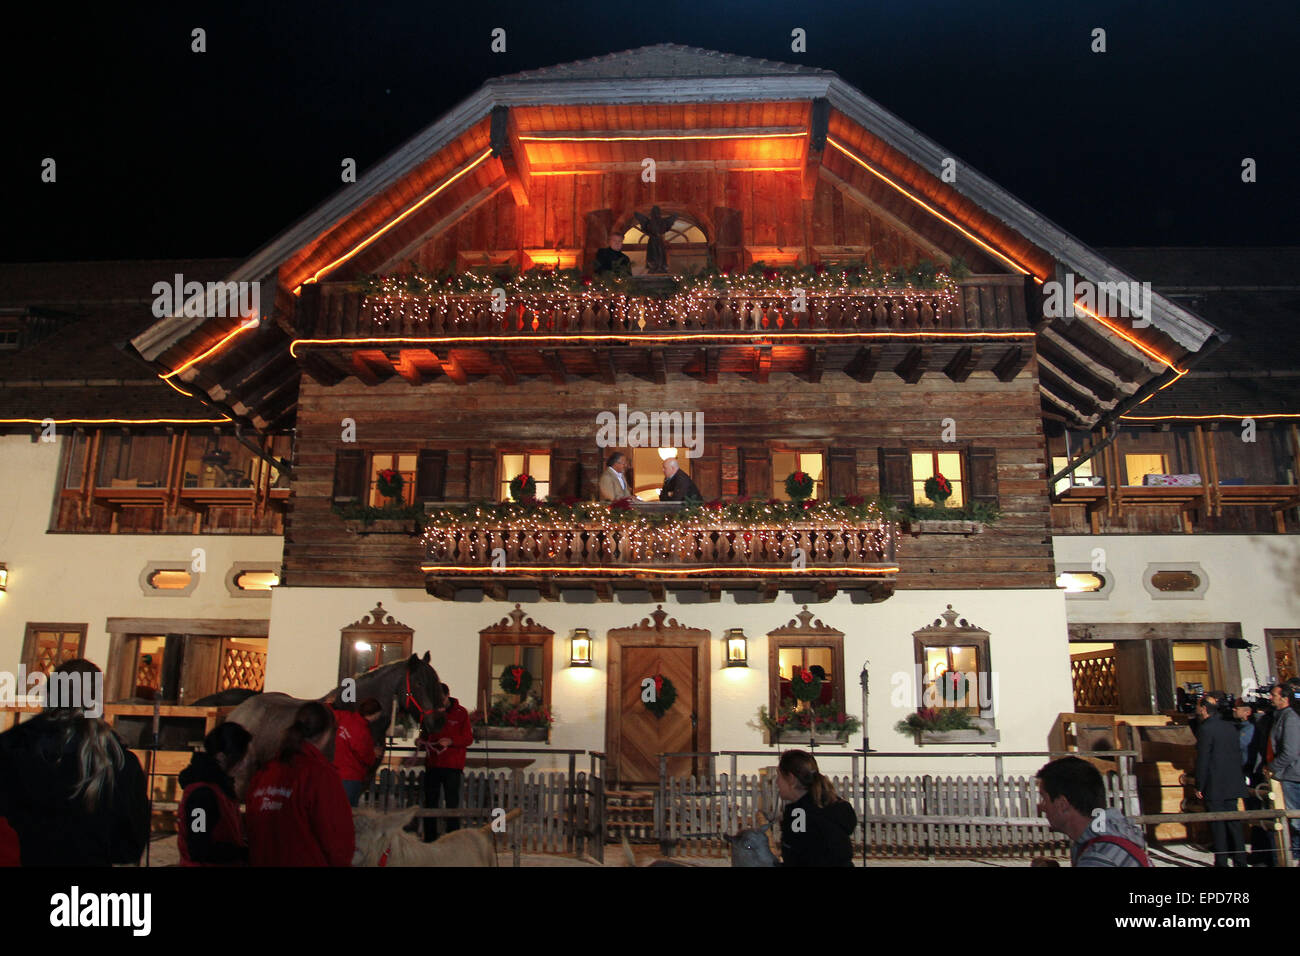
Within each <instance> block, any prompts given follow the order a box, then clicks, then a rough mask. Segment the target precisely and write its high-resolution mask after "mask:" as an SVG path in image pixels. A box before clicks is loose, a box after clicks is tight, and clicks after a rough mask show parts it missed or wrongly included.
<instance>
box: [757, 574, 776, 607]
mask: <svg viewBox="0 0 1300 956" xmlns="http://www.w3.org/2000/svg"><path fill="white" fill-rule="evenodd" d="M780 593H781V582H780V581H773V580H772V579H771V578H768V579H767V580H764V581H761V582H759V585H758V599H759V600H760V601H762V602H763V603H764V604H771V603H772V602H773V601H775V600H776V596H777V595H778V594H780Z"/></svg>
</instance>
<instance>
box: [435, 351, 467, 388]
mask: <svg viewBox="0 0 1300 956" xmlns="http://www.w3.org/2000/svg"><path fill="white" fill-rule="evenodd" d="M443 351H444V352H445V353H446V355H447V357H446V358H443V357H442V356H441V355H439V354H438V353H437V352H435V351H434V350H433V349H429V354H430V355H432V356H433V357H434V358H435V359H437V360H438V364H439V365H440V366H441V367H442V370H443V372H445V373H446V375H447V377H448V378H449V379H451V380H452V381H453V382H455V383H456V384H457V385H465V384H467V383H468V382H469V378H468V376H466V374H465V369H463V368H462V367H461V364H460V360H459V359H457V358H456V356H455V355H453V354H452V351H451V349H444V350H443Z"/></svg>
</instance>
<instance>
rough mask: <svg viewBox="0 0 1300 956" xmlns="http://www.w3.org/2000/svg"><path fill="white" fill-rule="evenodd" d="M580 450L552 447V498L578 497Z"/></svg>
mask: <svg viewBox="0 0 1300 956" xmlns="http://www.w3.org/2000/svg"><path fill="white" fill-rule="evenodd" d="M578 482H579V464H578V452H577V450H576V449H573V448H552V449H551V498H552V500H560V499H563V498H577V497H578Z"/></svg>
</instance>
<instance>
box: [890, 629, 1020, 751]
mask: <svg viewBox="0 0 1300 956" xmlns="http://www.w3.org/2000/svg"><path fill="white" fill-rule="evenodd" d="M940 618H941V619H940ZM940 618H936V619H935V620H934V622H933V623H932V624H929V625H927V626H926V627H923V628H921V629H920V630H917V631H914V632H913V633H912V639H913V643H914V648H915V653H916V672H917V675H918V678H919V679H920V687H919V688H918V691H919V695H920V704H921V706H920V707H919V708H918V709H917V711H916V712H915V713H912V714H909V715H908V716H907V717H906V718H905V719H904V720H901V721H899V722H898V723H897V724H896V725H895V728H894V729H895V730H897V731H898V732H899V733H901V734H908V735H912V736H914V737H915V739H916V742H917V744H918V745H924V744H944V743H981V744H995V743H997V742H998V740H999V734H998V731H997V730H996V728H995V726H994V720H993V684H992V676H993V670H992V662H991V660H990V654H989V633H988V631H986V630H984V629H983V628H979V627H976V626H974V625H973V624H971V623H970V622H969V621H967V620H965V619H964V618H958V615H957V612H956V611H954V610H953V609H952V605H951V604H949V605H948V606H947V608H946V609H945V610H944V612H943V614H942V615H940Z"/></svg>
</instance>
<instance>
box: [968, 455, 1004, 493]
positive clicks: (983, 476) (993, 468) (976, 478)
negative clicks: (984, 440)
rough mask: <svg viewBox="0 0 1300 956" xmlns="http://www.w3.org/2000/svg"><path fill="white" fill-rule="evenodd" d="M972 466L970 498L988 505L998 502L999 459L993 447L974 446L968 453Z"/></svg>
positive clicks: (969, 464) (969, 465) (970, 465)
mask: <svg viewBox="0 0 1300 956" xmlns="http://www.w3.org/2000/svg"><path fill="white" fill-rule="evenodd" d="M967 465H968V467H969V468H970V500H971V501H973V502H979V503H983V504H988V505H995V506H996V505H997V503H998V459H997V454H996V453H995V452H994V451H993V449H992V448H972V449H971V450H970V451H969V452H968V453H967Z"/></svg>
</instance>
